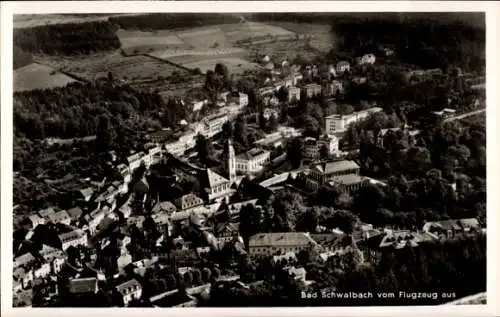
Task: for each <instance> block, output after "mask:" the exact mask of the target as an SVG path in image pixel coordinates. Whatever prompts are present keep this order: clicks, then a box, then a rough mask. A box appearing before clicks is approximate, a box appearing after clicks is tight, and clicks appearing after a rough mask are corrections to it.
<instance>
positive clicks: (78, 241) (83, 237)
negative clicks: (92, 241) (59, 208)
mask: <svg viewBox="0 0 500 317" xmlns="http://www.w3.org/2000/svg"><path fill="white" fill-rule="evenodd" d="M58 237H59V240H60V241H61V248H62V250H63V251H66V249H68V248H69V247H70V246H74V247H76V246H78V245H83V246H87V244H88V240H87V234H85V233H84V232H83V230H81V229H76V230H73V231H70V232H67V233H62V234H60V235H59V236H58Z"/></svg>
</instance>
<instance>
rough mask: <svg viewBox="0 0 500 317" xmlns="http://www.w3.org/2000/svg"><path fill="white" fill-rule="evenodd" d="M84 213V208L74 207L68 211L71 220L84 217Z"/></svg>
mask: <svg viewBox="0 0 500 317" xmlns="http://www.w3.org/2000/svg"><path fill="white" fill-rule="evenodd" d="M82 213H83V211H82V208H80V207H73V208H71V209H69V210H68V214H69V216H70V217H71V219H78V218H80V216H81V215H82Z"/></svg>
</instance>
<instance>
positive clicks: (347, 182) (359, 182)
mask: <svg viewBox="0 0 500 317" xmlns="http://www.w3.org/2000/svg"><path fill="white" fill-rule="evenodd" d="M329 184H330V186H333V187H336V188H338V189H339V191H340V192H341V193H347V194H348V193H350V192H352V191H355V190H357V189H359V188H361V187H363V186H367V185H368V184H370V181H369V179H368V178H366V177H363V176H359V175H356V174H347V175H339V176H334V177H332V178H331V181H330V182H329Z"/></svg>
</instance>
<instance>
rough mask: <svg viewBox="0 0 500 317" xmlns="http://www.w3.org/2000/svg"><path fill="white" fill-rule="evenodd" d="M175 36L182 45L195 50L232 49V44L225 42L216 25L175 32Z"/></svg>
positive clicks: (219, 28) (222, 32) (225, 39)
mask: <svg viewBox="0 0 500 317" xmlns="http://www.w3.org/2000/svg"><path fill="white" fill-rule="evenodd" d="M232 25H233V24H232ZM234 25H238V24H234ZM177 36H178V37H179V38H181V39H182V40H183V41H184V43H186V44H189V45H191V46H192V47H193V48H194V49H195V50H196V49H198V50H204V49H216V48H230V47H232V44H231V43H230V42H229V41H228V40H227V38H226V35H225V34H224V31H223V30H222V28H221V27H220V26H217V25H215V26H209V27H201V28H194V29H189V30H185V31H179V32H177Z"/></svg>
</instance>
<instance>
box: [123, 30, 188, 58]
mask: <svg viewBox="0 0 500 317" xmlns="http://www.w3.org/2000/svg"><path fill="white" fill-rule="evenodd" d="M116 35H117V36H118V38H119V39H120V42H121V44H122V47H121V48H122V50H123V51H124V52H125V53H126V54H127V55H132V54H143V53H147V52H152V51H156V50H164V49H174V50H177V49H179V50H188V49H192V46H191V45H189V44H186V43H184V41H183V40H182V39H181V38H179V37H178V36H177V35H176V34H175V33H174V32H171V31H167V30H161V31H152V32H143V31H129V30H118V31H117V32H116Z"/></svg>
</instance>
